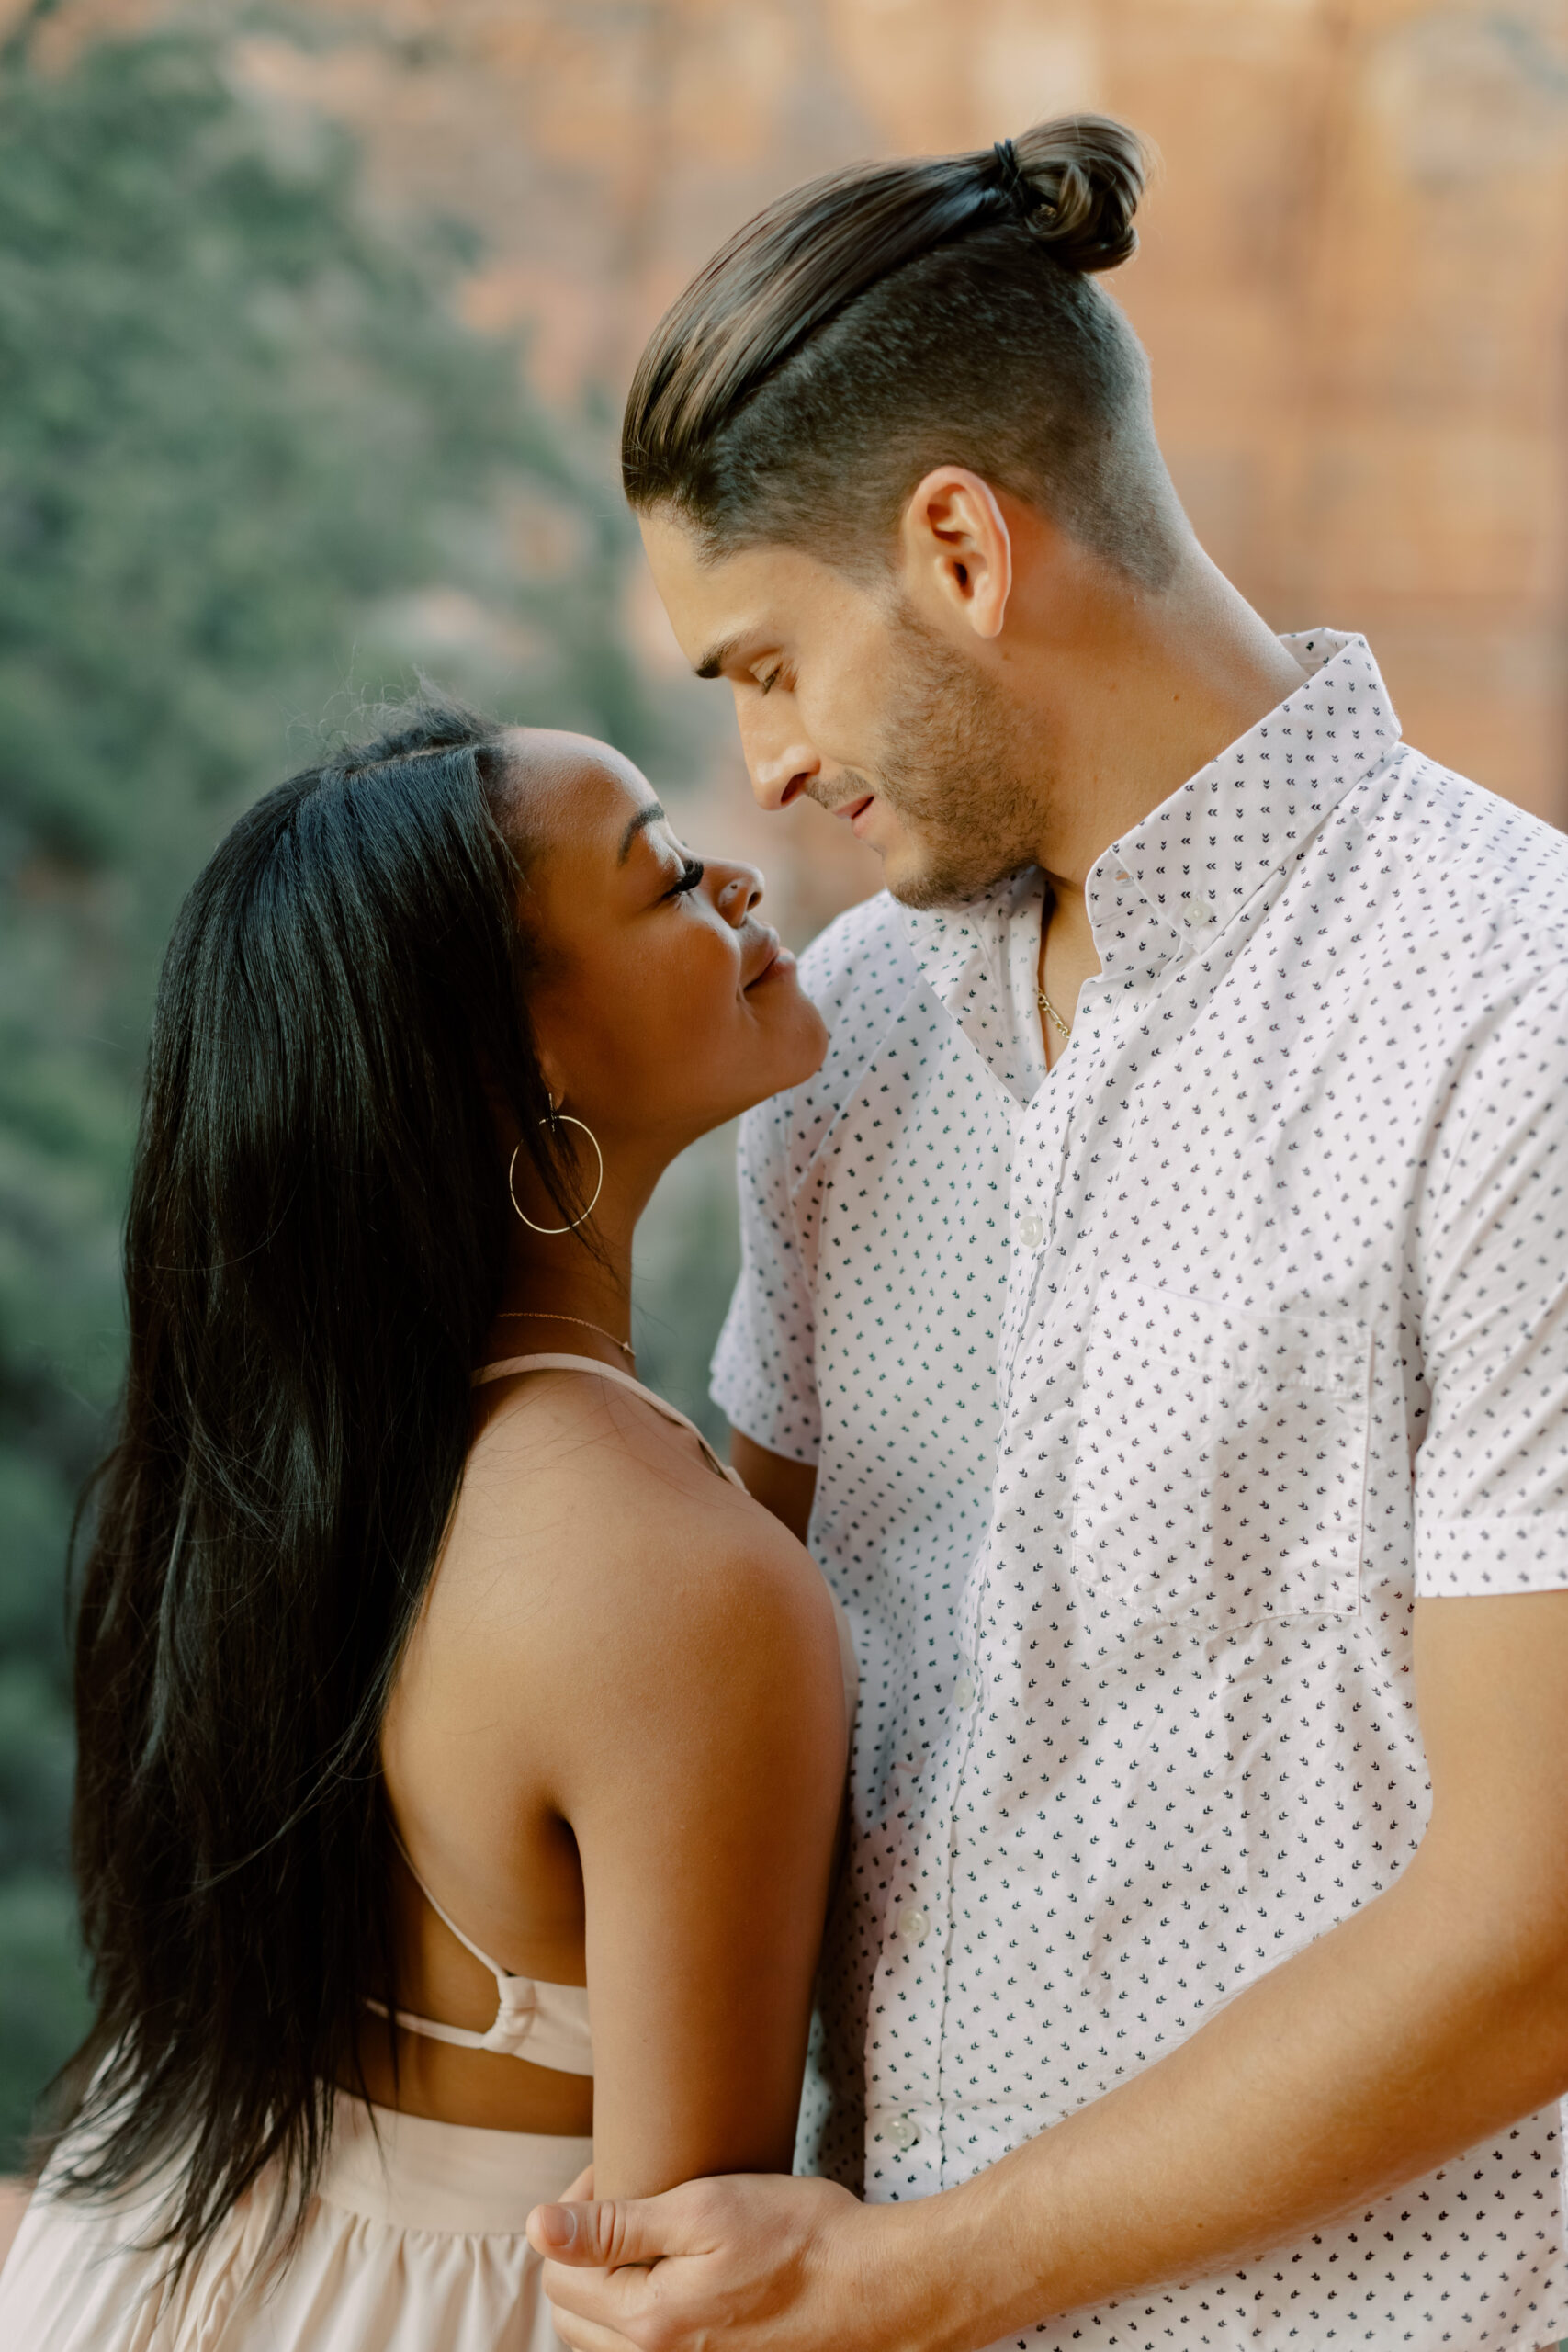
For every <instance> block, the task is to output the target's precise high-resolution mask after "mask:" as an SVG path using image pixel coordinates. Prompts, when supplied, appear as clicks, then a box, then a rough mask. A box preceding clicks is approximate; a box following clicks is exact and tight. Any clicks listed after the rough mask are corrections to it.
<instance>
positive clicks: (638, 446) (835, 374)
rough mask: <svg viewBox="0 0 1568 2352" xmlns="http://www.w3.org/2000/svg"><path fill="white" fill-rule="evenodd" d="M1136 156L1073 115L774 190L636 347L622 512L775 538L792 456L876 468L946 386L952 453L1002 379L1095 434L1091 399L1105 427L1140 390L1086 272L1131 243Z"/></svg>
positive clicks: (1138, 187)
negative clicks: (667, 512) (881, 453)
mask: <svg viewBox="0 0 1568 2352" xmlns="http://www.w3.org/2000/svg"><path fill="white" fill-rule="evenodd" d="M1145 169H1146V164H1145V150H1144V146H1143V142H1142V141H1141V140H1140V139H1139V138H1138V136H1137V133H1136V132H1135V131H1133V130H1128V129H1127V127H1126V125H1125V124H1124V123H1120V122H1112V121H1111V120H1110V119H1108V118H1107V117H1106V116H1104V115H1097V114H1077V115H1065V116H1063V117H1061V118H1060V119H1058V120H1057V121H1055V122H1042V123H1036V124H1035V126H1034V128H1033V129H1032V130H1024V131H1021V132H1020V133H1019V135H1018V137H1017V138H1016V139H1004V140H1001V141H998V144H997V145H996V146H995V147H982V148H980V149H978V150H967V151H965V152H964V153H959V154H956V155H905V156H893V157H888V158H885V159H883V160H881V161H879V162H876V163H870V164H851V165H849V166H848V167H847V168H845V169H844V170H841V171H837V172H829V173H827V174H826V175H824V176H823V177H822V178H820V179H816V180H810V181H807V184H806V185H805V186H804V187H795V188H791V189H789V190H788V192H787V193H786V194H785V195H784V196H781V197H777V198H774V200H773V203H772V204H770V205H768V206H767V208H766V209H764V210H763V211H761V212H759V213H758V214H757V216H756V218H755V219H754V220H748V221H747V222H746V224H745V225H744V227H742V228H740V229H738V230H737V231H736V232H735V233H734V235H733V236H731V237H730V238H728V240H727V242H726V243H724V244H723V245H721V246H720V248H719V250H718V252H717V253H716V254H715V255H714V257H713V259H712V260H711V261H710V262H709V263H708V265H707V266H706V268H705V269H704V270H701V271H699V273H698V275H697V276H696V277H694V279H693V280H692V283H691V284H690V285H689V286H688V287H687V288H686V289H685V291H684V293H683V294H682V295H681V296H680V298H679V300H677V301H676V302H675V303H674V304H673V305H672V306H671V309H670V311H668V312H667V313H666V315H665V317H664V319H663V320H662V322H660V326H659V327H658V329H657V330H656V332H655V334H653V336H652V339H651V340H650V342H649V345H648V348H647V350H646V351H645V352H644V354H643V356H642V360H641V362H640V364H639V366H638V368H637V374H636V376H635V378H634V379H633V381H632V387H631V391H630V394H629V396H628V398H627V401H626V421H625V424H624V426H623V430H622V438H621V466H622V479H623V481H625V484H626V496H627V497H628V498H629V499H630V501H631V503H632V504H633V506H634V507H636V508H637V509H638V511H639V512H642V513H649V512H651V511H652V510H653V509H655V508H657V507H660V506H669V507H670V508H671V509H672V510H673V511H675V512H676V513H678V514H680V515H683V516H684V517H685V518H686V519H687V520H688V521H689V522H691V523H693V524H694V525H696V526H699V527H700V529H701V530H702V532H703V533H704V534H705V544H706V545H707V546H709V547H710V548H716V547H717V546H719V545H720V544H721V543H733V542H735V541H736V539H737V538H738V537H739V536H742V535H744V534H746V533H748V532H750V533H752V534H757V533H761V534H762V535H763V536H766V535H768V534H773V535H775V536H776V535H777V534H778V532H780V531H781V530H783V529H784V527H785V525H786V521H787V512H786V510H788V511H793V502H794V501H795V499H796V498H797V497H798V498H800V499H802V500H805V497H806V494H805V492H804V490H803V488H802V486H801V484H800V483H799V482H798V481H796V478H795V477H796V475H797V474H798V471H799V467H800V465H802V464H804V462H805V460H806V458H807V455H811V454H813V453H815V458H819V459H821V460H822V462H824V463H826V462H827V458H826V453H827V452H828V451H829V450H833V451H837V452H838V453H839V456H838V458H837V459H836V460H835V462H840V461H841V465H842V466H843V467H849V468H851V469H852V470H855V469H858V470H859V471H860V472H861V473H864V472H865V470H866V459H865V452H866V451H868V450H871V449H882V450H885V455H886V462H887V463H888V464H891V463H892V455H891V444H890V443H889V442H888V435H892V436H893V437H894V440H896V442H897V447H898V448H899V449H904V448H905V447H906V445H907V444H908V443H909V441H910V435H912V434H914V433H915V431H916V427H917V425H918V424H919V420H920V419H922V418H926V419H927V420H928V424H926V425H920V427H919V429H920V430H921V431H927V430H928V429H929V431H930V432H931V433H934V432H935V430H936V428H935V424H934V423H932V422H931V421H930V417H929V412H931V405H932V402H933V401H936V400H937V398H938V392H939V389H940V388H941V387H942V386H944V385H945V386H946V388H947V390H946V391H945V392H943V393H942V399H944V400H946V399H947V398H948V397H949V395H950V394H951V397H952V400H953V401H956V402H957V407H956V409H955V411H954V413H953V416H952V417H950V418H948V419H947V421H946V422H944V423H943V424H942V433H941V435H938V436H937V437H938V438H939V439H944V440H945V442H946V444H947V447H948V448H949V451H950V453H951V450H952V449H953V448H955V447H957V446H958V442H959V439H961V438H964V436H965V435H967V437H968V440H971V441H972V440H973V439H974V436H975V434H976V432H977V431H978V429H979V428H978V423H977V420H978V418H979V417H980V415H981V414H982V413H984V414H986V415H994V414H998V413H999V410H998V402H999V401H1001V397H1002V396H1001V391H1000V389H999V388H1000V386H1001V384H1002V382H1003V380H1004V379H1005V380H1006V382H1007V383H1008V384H1009V385H1010V386H1011V388H1012V389H1011V390H1010V392H1009V393H1008V401H1012V402H1015V403H1016V402H1021V403H1022V404H1023V407H1024V409H1027V411H1028V413H1029V416H1031V417H1035V416H1043V414H1044V406H1045V405H1046V404H1049V405H1051V406H1052V408H1053V411H1054V413H1055V412H1059V413H1060V414H1061V416H1063V417H1065V416H1066V411H1067V409H1068V408H1073V409H1074V413H1077V411H1078V410H1079V409H1081V410H1082V413H1083V419H1084V424H1083V447H1085V448H1086V449H1088V448H1090V447H1099V446H1100V444H1099V440H1098V438H1097V431H1098V430H1099V429H1100V428H1092V429H1091V426H1090V424H1089V422H1088V420H1089V413H1090V411H1091V410H1092V411H1093V412H1094V413H1096V414H1097V415H1100V417H1101V419H1102V421H1103V420H1106V419H1109V417H1110V415H1111V412H1112V411H1117V412H1118V413H1119V412H1120V409H1121V408H1122V407H1125V405H1126V403H1127V402H1128V401H1134V402H1135V401H1136V400H1137V399H1139V398H1141V397H1142V395H1141V393H1139V391H1138V390H1137V386H1138V384H1139V383H1141V381H1142V378H1141V374H1140V369H1141V365H1142V363H1141V361H1140V360H1139V358H1138V356H1137V354H1136V350H1135V347H1134V345H1132V344H1131V343H1129V342H1128V340H1127V337H1128V335H1129V334H1130V330H1125V331H1124V330H1123V329H1122V327H1121V326H1120V325H1119V324H1118V319H1119V316H1120V314H1119V313H1116V314H1115V315H1113V311H1114V306H1113V305H1111V304H1110V303H1107V302H1106V301H1105V300H1104V298H1103V297H1102V296H1100V294H1099V291H1098V289H1097V288H1094V287H1092V286H1091V285H1089V283H1088V282H1087V281H1088V280H1089V277H1090V276H1091V274H1092V273H1094V272H1097V271H1100V270H1106V269H1113V268H1114V267H1115V266H1116V264H1117V263H1118V262H1121V261H1125V260H1126V258H1127V256H1128V254H1130V253H1132V252H1133V251H1134V248H1135V246H1136V244H1137V242H1138V241H1137V237H1136V234H1135V232H1134V228H1133V215H1134V211H1135V210H1136V209H1137V204H1138V198H1140V197H1141V196H1142V194H1143V192H1144V179H1145ZM1020 232H1023V233H1020ZM982 313H984V324H982V323H981V320H982ZM1123 345H1124V346H1125V347H1124V348H1123ZM1113 346H1115V349H1114V350H1113ZM1117 352H1120V355H1121V356H1119V357H1118V356H1116V353H1117ZM1026 363H1027V364H1026ZM965 369H972V370H973V373H974V379H975V380H974V384H973V386H972V388H971V390H970V391H969V392H966V393H964V396H963V398H962V399H960V398H959V394H958V390H957V387H958V385H959V384H960V382H961V380H962V381H967V380H968V379H967V378H966V377H965V375H964V371H965ZM1015 379H1016V380H1015ZM1074 387H1077V389H1076V390H1075V389H1074ZM1129 413H1130V412H1129ZM873 417H876V418H877V419H878V420H879V422H878V423H877V424H876V425H875V426H874V425H873V424H872V423H871V420H872V418H873ZM964 420H967V422H964ZM1015 424H1016V432H1015V434H1014V438H1015V439H1016V438H1017V435H1018V434H1023V435H1025V437H1028V436H1029V435H1032V434H1033V433H1034V432H1035V427H1034V425H1032V424H1027V422H1026V421H1025V420H1024V419H1023V418H1022V413H1021V417H1020V419H1018V420H1015ZM999 429H1000V428H999V426H998V431H999ZM1041 429H1043V427H1042V428H1041ZM1076 429H1077V428H1076V427H1075V430H1076ZM1065 434H1066V426H1065V424H1064V425H1062V426H1061V427H1060V431H1059V433H1058V439H1059V440H1062V447H1063V448H1065V447H1066V442H1065V440H1063V439H1062V436H1063V435H1065ZM851 444H853V445H854V449H855V451H858V452H859V454H858V455H855V456H853V457H852V450H851ZM885 445H886V447H885ZM966 446H967V444H966ZM1019 446H1021V443H1020V445H1019ZM1075 446H1076V445H1075ZM976 447H978V444H977V443H976ZM998 447H1000V443H999V442H998ZM898 462H899V463H900V464H902V463H903V462H904V459H903V458H899V460H898ZM1065 462H1066V460H1065V458H1063V457H1061V456H1060V455H1058V458H1055V459H1054V460H1053V464H1052V468H1051V469H1049V470H1050V471H1051V476H1052V479H1055V478H1056V476H1057V475H1058V474H1059V473H1060V470H1061V465H1062V464H1063V463H1065ZM1085 462H1086V464H1087V462H1088V461H1087V459H1086V461H1085ZM792 469H794V470H793V471H792ZM885 469H886V468H885V467H884V466H883V465H882V464H881V463H880V462H879V464H878V466H876V467H874V468H872V469H871V471H872V472H873V473H874V474H876V476H877V478H878V479H879V480H880V476H881V472H882V471H883V470H885ZM1016 470H1017V469H1016V467H1015V468H1014V472H1016ZM786 476H787V477H788V480H787V483H786V479H785V478H786ZM1010 478H1011V477H1010V476H1009V475H1008V474H1007V472H1006V469H1003V472H1002V474H1001V475H1000V476H998V479H1010ZM835 479H836V480H837V481H838V482H839V492H838V496H839V502H840V507H841V505H842V499H843V495H844V492H843V481H844V479H845V477H844V476H843V474H842V473H840V475H838V476H836V477H835ZM867 479H869V475H868V476H867ZM775 492H776V495H775ZM879 495H880V493H879ZM808 505H809V501H806V503H804V504H803V505H802V506H801V509H800V511H801V513H802V514H803V515H804V514H805V513H806V512H807V507H808ZM764 508H765V509H766V519H765V520H764ZM792 527H793V526H792ZM800 527H804V526H803V525H802V526H800Z"/></svg>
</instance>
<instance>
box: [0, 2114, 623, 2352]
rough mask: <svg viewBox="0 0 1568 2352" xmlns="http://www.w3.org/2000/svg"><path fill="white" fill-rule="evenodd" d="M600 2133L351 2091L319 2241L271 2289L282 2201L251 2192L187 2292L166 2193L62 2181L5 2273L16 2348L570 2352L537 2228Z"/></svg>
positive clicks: (331, 2164) (1, 2294)
mask: <svg viewBox="0 0 1568 2352" xmlns="http://www.w3.org/2000/svg"><path fill="white" fill-rule="evenodd" d="M592 2153H593V2147H592V2141H590V2140H576V2139H566V2138H561V2137H558V2136H556V2135H554V2134H550V2135H544V2134H536V2133H530V2132H522V2131H479V2130H478V2129H476V2128H474V2127H473V2126H470V2125H467V2124H456V2123H436V2122H432V2121H430V2120H428V2119H427V2118H425V2117H423V2116H419V2115H397V2114H394V2113H392V2112H391V2111H390V2110H389V2109H385V2108H368V2107H366V2106H364V2105H362V2104H361V2103H360V2102H359V2101H358V2100H354V2099H348V2098H340V2099H339V2101H338V2104H337V2115H336V2120H335V2123H334V2126H333V2143H332V2146H331V2149H330V2150H329V2152H328V2156H327V2163H326V2167H325V2170H324V2173H323V2176H322V2179H321V2187H320V2188H319V2190H318V2192H317V2194H316V2196H315V2198H314V2199H313V2200H312V2202H311V2205H310V2211H309V2213H308V2214H307V2216H306V2221H305V2227H304V2233H303V2235H302V2236H301V2238H300V2239H299V2243H298V2245H296V2247H295V2249H294V2251H293V2252H292V2253H291V2255H290V2256H289V2257H288V2262H287V2263H286V2265H285V2266H284V2267H283V2268H282V2269H281V2270H275V2271H274V2272H273V2274H272V2275H271V2276H270V2278H268V2280H267V2282H266V2284H265V2288H264V2287H263V2286H262V2284H261V2283H260V2276H259V2263H260V2258H261V2256H263V2254H264V2252H265V2244H266V2239H267V2233H268V2224H269V2222H271V2219H272V2215H273V2211H274V2210H275V2206H276V2184H273V2183H269V2182H268V2181H267V2180H266V2179H265V2178H264V2179H263V2180H261V2181H258V2182H257V2184H256V2186H255V2188H254V2189H252V2190H251V2191H250V2193H249V2194H248V2195H247V2196H245V2197H244V2198H243V2199H241V2201H240V2203H239V2204H238V2205H237V2206H235V2208H234V2210H233V2211H232V2212H231V2213H230V2214H229V2216H228V2218H227V2219H226V2221H225V2222H224V2223H223V2226H222V2229H221V2231H220V2233H219V2235H218V2237H217V2238H216V2239H215V2241H214V2242H213V2244H212V2245H210V2246H209V2249H208V2250H207V2252H206V2253H205V2254H204V2255H203V2256H201V2258H200V2260H199V2261H198V2262H197V2263H195V2264H194V2265H193V2266H192V2267H191V2268H190V2269H189V2271H187V2273H186V2276H185V2277H184V2278H182V2279H181V2281H180V2283H179V2285H178V2287H177V2289H175V2291H174V2292H173V2294H172V2295H171V2294H162V2295H161V2294H160V2292H159V2290H158V2283H157V2282H158V2279H159V2276H160V2273H161V2271H162V2269H163V2267H164V2256H161V2255H159V2254H156V2253H152V2252H148V2251H145V2250H143V2249H141V2248H140V2247H139V2246H138V2244H137V2241H138V2239H140V2238H141V2237H143V2236H144V2235H145V2234H146V2233H147V2231H148V2228H149V2225H150V2224H151V2223H152V2222H154V2221H155V2218H156V2215H157V2211H158V2204H159V2200H158V2199H157V2197H156V2195H153V2194H150V2195H145V2196H141V2197H136V2196H132V2197H129V2198H125V2199H120V2200H118V2201H117V2202H116V2203H115V2204H113V2205H105V2204H85V2203H83V2202H81V2201H80V2200H78V2199H73V2198H63V2197H57V2196H53V2195H51V2191H50V2183H49V2177H48V2176H47V2175H46V2176H45V2177H44V2180H43V2181H42V2183H41V2184H40V2186H39V2189H38V2191H37V2193H36V2194H35V2196H34V2198H33V2200H32V2203H31V2204H30V2205H29V2207H28V2211H27V2215H26V2217H25V2219H24V2221H23V2222H22V2226H21V2229H20V2230H19V2231H18V2233H17V2239H16V2242H15V2244H14V2245H13V2246H12V2248H11V2253H10V2256H9V2258H8V2260H7V2261H6V2267H5V2269H4V2271H0V2345H3V2346H8V2347H9V2346H15V2347H16V2352H24V2347H25V2352H561V2346H560V2339H559V2337H558V2335H557V2334H556V2332H555V2329H554V2327H553V2326H552V2325H551V2323H550V2310H549V2305H548V2303H547V2301H545V2298H544V2295H543V2294H542V2292H541V2291H540V2286H539V2261H538V2256H536V2254H535V2253H534V2252H533V2250H532V2248H531V2247H530V2246H529V2245H528V2242H527V2240H526V2238H525V2236H524V2234H523V2232H524V2224H525V2222H526V2220H527V2217H528V2213H529V2211H530V2209H531V2208H532V2207H534V2206H535V2205H538V2204H543V2203H547V2202H548V2201H549V2199H552V2198H555V2197H558V2196H559V2195H560V2194H561V2191H562V2190H563V2189H564V2188H567V2187H568V2186H569V2185H570V2182H571V2181H573V2180H574V2179H575V2178H576V2177H577V2175H578V2174H579V2173H580V2172H581V2169H582V2167H583V2165H586V2164H588V2163H589V2162H590V2161H591V2160H592Z"/></svg>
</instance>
